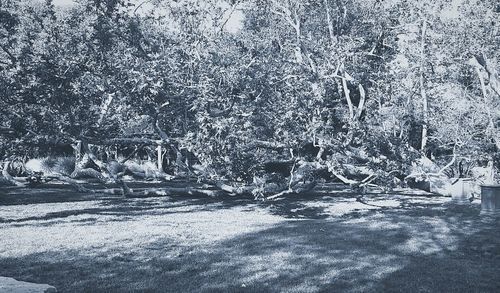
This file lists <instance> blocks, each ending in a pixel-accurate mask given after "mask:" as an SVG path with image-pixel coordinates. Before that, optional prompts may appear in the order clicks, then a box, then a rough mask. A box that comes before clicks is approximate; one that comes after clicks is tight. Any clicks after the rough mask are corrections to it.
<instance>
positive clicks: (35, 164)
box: [26, 157, 75, 176]
mask: <svg viewBox="0 0 500 293" xmlns="http://www.w3.org/2000/svg"><path fill="white" fill-rule="evenodd" d="M26 169H27V170H29V171H31V172H42V173H43V174H45V175H50V174H62V175H66V176H69V175H71V173H73V171H74V170H75V158H74V157H47V158H38V159H31V160H29V161H28V162H26Z"/></svg>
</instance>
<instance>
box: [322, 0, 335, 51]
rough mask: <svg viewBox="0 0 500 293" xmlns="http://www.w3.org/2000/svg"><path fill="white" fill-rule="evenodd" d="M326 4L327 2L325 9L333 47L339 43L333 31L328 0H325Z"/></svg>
mask: <svg viewBox="0 0 500 293" xmlns="http://www.w3.org/2000/svg"><path fill="white" fill-rule="evenodd" d="M324 4H325V10H326V21H327V23H328V33H329V34H330V42H331V45H332V47H333V46H335V44H336V43H337V40H336V38H335V33H334V32H333V23H332V17H331V15H330V5H329V3H328V0H324Z"/></svg>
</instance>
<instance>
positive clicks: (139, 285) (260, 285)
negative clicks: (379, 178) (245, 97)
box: [0, 195, 500, 292]
mask: <svg viewBox="0 0 500 293" xmlns="http://www.w3.org/2000/svg"><path fill="white" fill-rule="evenodd" d="M384 198H385V199H386V198H387V196H385V195H384V196H373V197H371V198H368V200H369V201H370V202H373V203H374V204H375V205H376V204H377V203H379V202H381V201H383V200H384ZM349 200H351V199H349V198H337V197H321V198H316V199H315V200H314V201H311V200H292V199H288V200H283V201H279V202H273V203H255V202H251V201H248V202H247V201H245V200H242V201H234V202H231V201H221V202H216V201H214V200H209V199H190V200H175V199H169V200H163V201H161V200H122V201H118V200H112V201H109V200H107V201H102V202H99V204H98V205H99V206H98V207H97V208H95V209H82V210H81V211H80V212H81V213H84V214H90V218H89V219H92V218H95V219H100V221H104V222H105V223H106V221H120V220H121V221H122V223H118V225H120V226H118V227H123V228H122V229H129V230H130V231H128V233H129V234H130V237H131V238H130V239H125V240H123V239H121V240H116V241H115V242H114V243H113V244H114V245H113V246H110V245H109V244H105V243H103V244H102V245H101V246H89V247H86V246H84V248H82V249H78V250H76V249H70V248H66V249H64V248H63V249H55V250H48V251H45V252H41V253H31V254H25V255H23V256H21V257H2V258H0V275H3V276H9V277H15V278H17V279H20V280H25V281H32V282H39V283H49V284H53V285H55V286H56V287H57V288H58V289H60V290H62V291H63V292H89V291H92V292H129V291H148V292H180V291H192V292H221V291H222V292H240V291H241V292H256V291H259V292H263V291H264V292H275V291H286V292H304V291H309V292H321V291H324V292H367V291H368V292H370V291H371V292H498V290H500V280H499V279H498V278H497V276H498V275H500V221H499V217H498V216H481V215H480V214H479V207H478V205H477V204H475V205H456V204H453V203H444V204H443V202H442V201H432V200H430V199H427V198H417V197H399V198H397V200H398V205H397V206H389V207H386V208H380V209H369V210H351V211H349V212H348V213H346V214H343V215H342V217H338V216H336V215H332V214H331V212H332V210H329V209H328V207H329V206H331V205H334V204H339V203H342V204H343V203H345V202H350V201H349ZM210 201H212V202H210ZM311 206H312V208H311ZM179 207H182V208H183V210H181V211H179V210H176V208H179ZM169 209H171V211H170V212H172V213H176V212H177V213H179V214H178V216H180V215H181V214H182V213H184V214H185V217H187V219H189V218H190V217H191V216H190V215H192V216H193V217H196V215H199V214H200V213H205V214H210V215H214V216H217V217H220V220H219V221H218V222H217V223H214V224H213V226H212V230H213V231H214V233H217V231H220V232H221V233H222V231H223V230H225V229H228V228H230V227H231V226H232V225H235V222H234V221H235V220H236V219H235V218H231V217H228V214H225V213H224V211H225V210H227V211H236V213H233V214H230V215H231V216H234V215H236V216H238V215H240V216H243V215H246V216H251V217H254V218H256V219H257V221H258V218H259V217H262V214H259V213H258V212H259V211H260V212H262V211H265V212H266V213H269V214H270V215H273V217H279V218H282V219H283V220H281V221H280V222H276V223H275V224H272V223H269V224H266V225H265V226H266V227H267V228H265V229H258V230H256V231H252V232H248V233H243V234H241V233H240V234H234V236H231V237H228V238H221V239H222V240H217V239H214V240H210V239H204V240H203V241H200V239H201V238H197V236H193V235H194V234H188V232H189V233H193V231H191V230H193V229H194V230H197V229H199V228H197V227H198V226H197V225H198V224H196V223H197V222H198V221H199V222H200V223H201V222H204V221H206V220H203V218H200V219H199V220H195V221H189V222H185V221H187V220H180V218H181V217H177V218H176V217H169V218H167V215H170V216H171V215H172V214H169V213H170V212H169ZM76 212H78V211H77V210H75V211H71V212H69V213H76ZM109 213H111V214H112V215H113V217H112V218H103V215H106V216H108V215H109ZM298 214H299V215H300V217H297V215H298ZM64 215H65V214H64V212H61V214H60V215H51V216H53V217H54V216H61V217H62V216H64ZM151 216H154V217H158V220H159V221H161V219H165V221H172V219H174V221H177V223H176V225H181V228H180V229H177V230H175V232H174V230H169V227H172V226H165V230H161V229H160V231H162V233H161V234H158V235H156V234H155V237H154V238H153V239H151V241H146V242H143V241H142V240H141V241H139V242H137V241H134V240H135V239H134V235H135V234H136V233H138V232H141V231H137V230H134V229H137V228H134V227H136V226H133V225H130V224H128V223H131V224H132V223H135V222H140V221H143V219H145V218H150V217H151ZM287 218H293V220H287ZM297 218H302V219H301V220H295V219H297ZM155 219H156V218H155ZM24 220H26V221H25V223H24V224H23V227H25V228H27V227H28V228H29V226H30V225H32V227H33V229H34V231H36V227H39V226H37V225H39V224H43V223H44V222H45V224H47V225H52V226H54V227H57V225H62V224H64V225H67V224H69V225H94V224H95V223H93V222H92V221H88V222H86V221H83V222H80V223H75V222H72V221H69V222H67V221H66V222H64V223H63V222H47V221H46V219H44V218H40V219H30V220H29V221H28V220H27V219H24ZM60 220H61V221H62V220H64V218H60ZM183 221H184V222H183ZM108 223H109V222H108ZM18 224H21V223H19V222H17V223H14V222H12V223H10V224H9V223H5V224H4V225H18ZM165 224H173V223H165ZM186 224H189V225H186ZM205 224H206V225H207V223H205ZM182 225H185V227H186V228H185V231H184V232H182V231H183V230H182ZM208 225H210V223H208ZM11 227H12V226H11ZM74 227H76V226H74ZM89 227H90V226H89ZM128 227H131V228H128ZM208 227H210V226H208ZM153 228H157V227H151V229H153ZM176 233H181V234H183V235H178V234H176ZM194 233H196V231H194ZM198 233H201V234H203V233H206V232H204V230H203V229H200V230H198ZM39 237H44V236H43V235H39ZM68 237H72V236H71V235H68ZM110 237H113V235H110ZM207 237H208V236H207ZM117 239H118V238H117ZM75 241H85V239H75ZM54 247H57V243H54ZM13 249H15V248H13Z"/></svg>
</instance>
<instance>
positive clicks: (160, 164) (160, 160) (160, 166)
mask: <svg viewBox="0 0 500 293" xmlns="http://www.w3.org/2000/svg"><path fill="white" fill-rule="evenodd" d="M156 152H157V159H158V171H160V172H162V171H163V154H162V147H161V144H158V146H157V147H156Z"/></svg>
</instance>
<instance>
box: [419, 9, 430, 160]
mask: <svg viewBox="0 0 500 293" xmlns="http://www.w3.org/2000/svg"><path fill="white" fill-rule="evenodd" d="M426 33H427V20H426V19H424V20H423V22H422V36H421V41H420V95H421V97H422V105H423V109H422V112H423V116H424V117H423V119H424V121H423V124H422V143H421V147H420V150H421V151H424V150H425V148H426V146H427V130H428V123H429V113H428V100H427V92H426V90H425V76H424V73H425V63H426V62H425V37H426Z"/></svg>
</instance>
